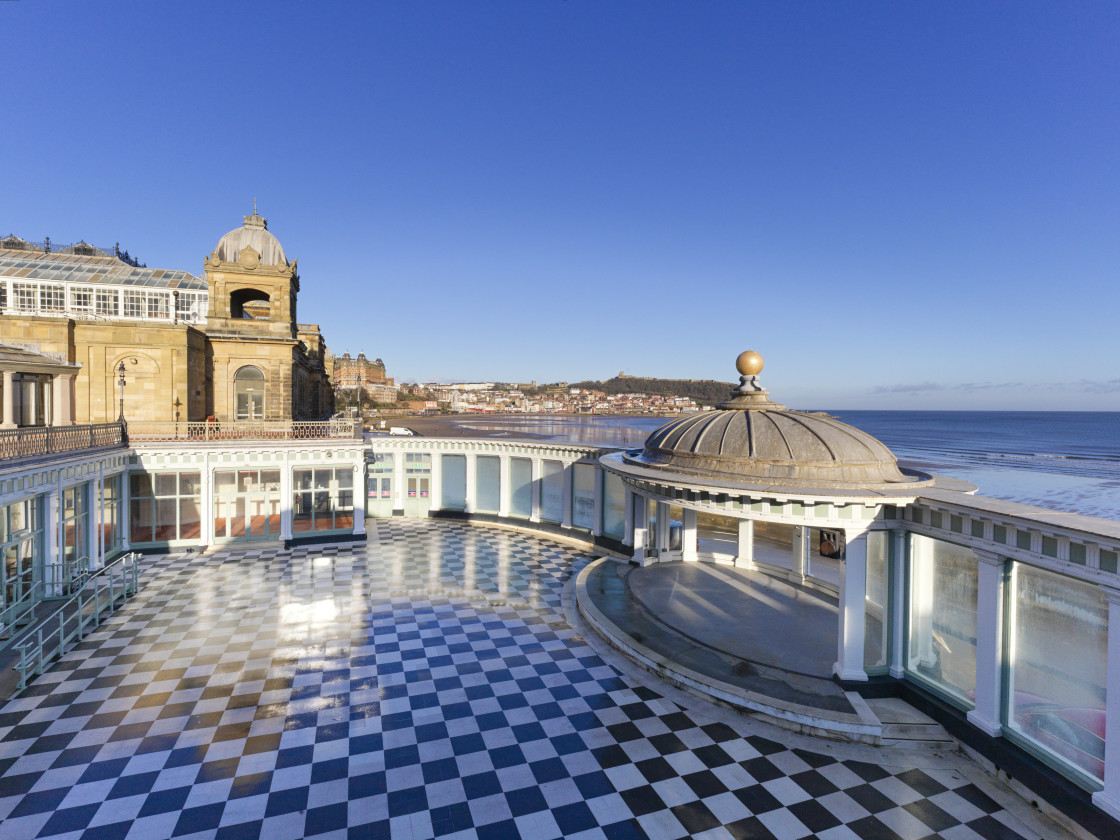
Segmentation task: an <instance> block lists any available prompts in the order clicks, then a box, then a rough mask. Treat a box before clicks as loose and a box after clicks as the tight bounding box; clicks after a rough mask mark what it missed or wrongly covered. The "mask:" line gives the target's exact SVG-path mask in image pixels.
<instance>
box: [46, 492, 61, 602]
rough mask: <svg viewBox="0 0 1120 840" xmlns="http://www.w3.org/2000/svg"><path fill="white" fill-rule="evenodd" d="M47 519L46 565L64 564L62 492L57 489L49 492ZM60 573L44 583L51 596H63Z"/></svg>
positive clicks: (52, 575)
mask: <svg viewBox="0 0 1120 840" xmlns="http://www.w3.org/2000/svg"><path fill="white" fill-rule="evenodd" d="M45 514H46V519H47V521H46V522H44V523H43V525H44V528H43V536H44V538H45V542H46V551H44V552H43V556H44V560H45V562H46V563H52V564H53V563H61V562H62V534H61V531H62V492H61V490H60V488H58V487H56V488H54V489H52V490H48V491H47V503H46V511H45ZM58 578H59V575H58V572H57V571H55V572H53V573H51V574H50V575H49V577H47V579H46V580H45V581H44V583H45V584H47V585H46V586H44V590H45V591H46V594H47V595H49V596H52V597H54V596H57V595H60V594H62V593H61V592H59V586H58Z"/></svg>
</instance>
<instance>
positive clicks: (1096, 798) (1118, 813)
mask: <svg viewBox="0 0 1120 840" xmlns="http://www.w3.org/2000/svg"><path fill="white" fill-rule="evenodd" d="M1093 804H1094V805H1095V806H1096V807H1098V808H1100V809H1101V810H1102V811H1104V812H1105V813H1106V814H1108V815H1109V816H1110V817H1112V818H1113V819H1116V820H1120V799H1118V798H1117V797H1115V796H1112V795H1110V794H1109V793H1108V792H1107V791H1103V790H1098V791H1097V792H1096V793H1094V794H1093Z"/></svg>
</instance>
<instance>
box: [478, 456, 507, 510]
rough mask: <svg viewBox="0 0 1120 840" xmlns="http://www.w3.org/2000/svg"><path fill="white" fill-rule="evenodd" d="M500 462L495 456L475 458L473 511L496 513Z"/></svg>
mask: <svg viewBox="0 0 1120 840" xmlns="http://www.w3.org/2000/svg"><path fill="white" fill-rule="evenodd" d="M501 464H502V461H501V459H500V458H498V457H497V456H496V455H478V456H477V457H476V458H475V509H476V510H479V511H482V512H483V513H497V512H498V494H499V483H500V478H499V474H500V472H501Z"/></svg>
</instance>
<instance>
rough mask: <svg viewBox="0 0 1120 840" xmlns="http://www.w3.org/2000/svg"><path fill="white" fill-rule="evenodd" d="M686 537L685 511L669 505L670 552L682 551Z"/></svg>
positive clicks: (677, 506)
mask: <svg viewBox="0 0 1120 840" xmlns="http://www.w3.org/2000/svg"><path fill="white" fill-rule="evenodd" d="M683 536H684V510H683V509H682V508H681V506H680V505H669V550H670V551H680V550H681V539H682V537H683Z"/></svg>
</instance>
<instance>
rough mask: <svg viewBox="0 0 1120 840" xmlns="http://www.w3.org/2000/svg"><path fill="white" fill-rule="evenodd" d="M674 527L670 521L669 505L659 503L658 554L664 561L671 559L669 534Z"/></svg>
mask: <svg viewBox="0 0 1120 840" xmlns="http://www.w3.org/2000/svg"><path fill="white" fill-rule="evenodd" d="M672 525H673V523H672V521H671V520H670V519H669V503H668V502H657V553H658V555H659V556H660V558H661V559H662V560H668V559H669V557H668V554H669V533H670V530H671V529H672Z"/></svg>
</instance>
